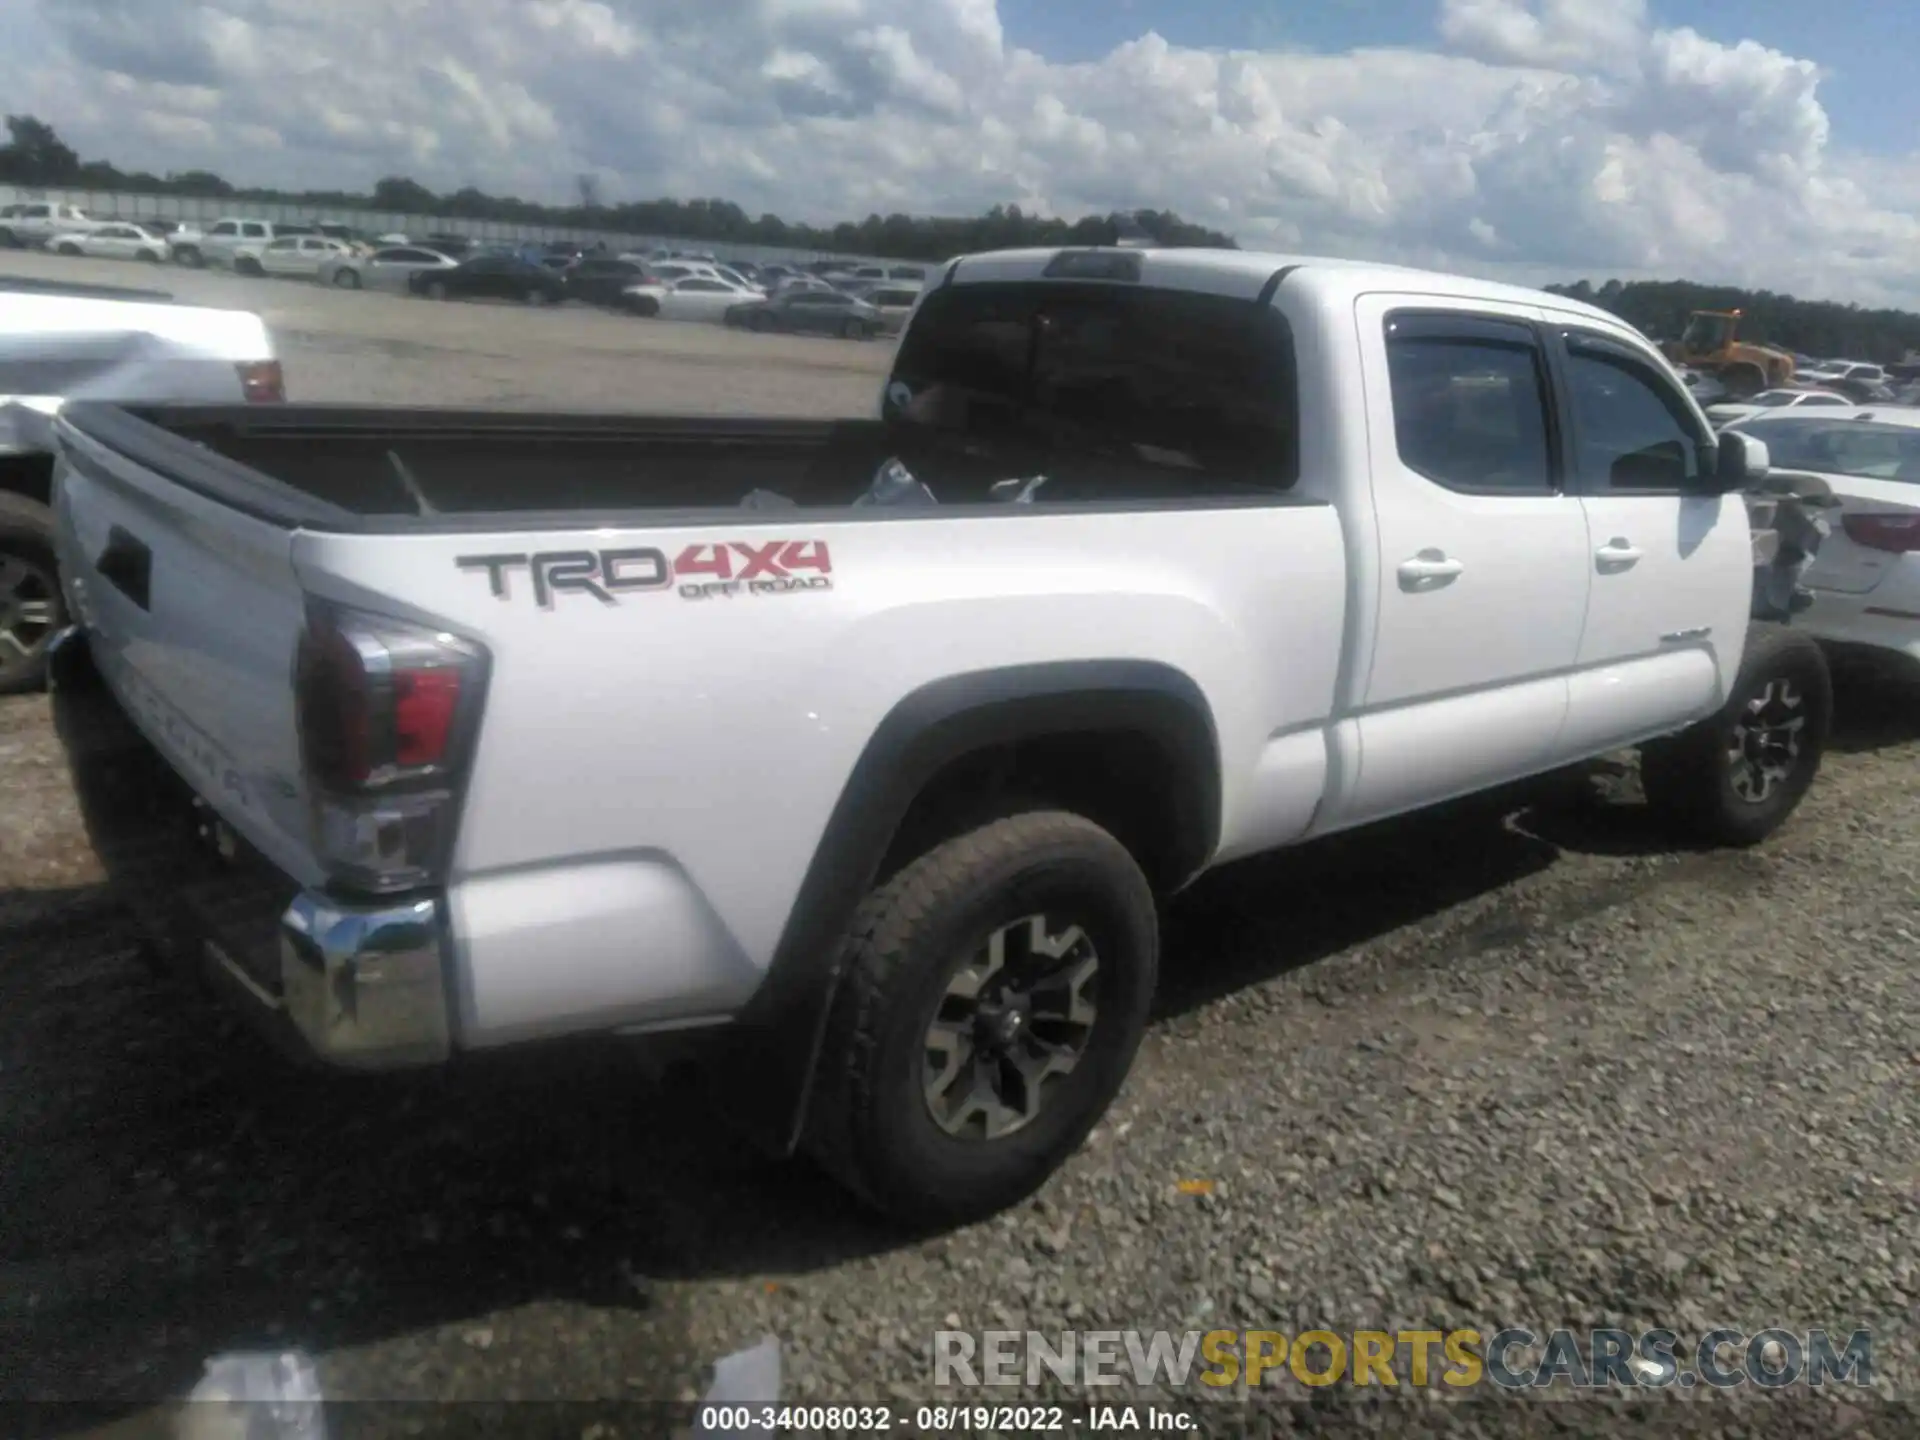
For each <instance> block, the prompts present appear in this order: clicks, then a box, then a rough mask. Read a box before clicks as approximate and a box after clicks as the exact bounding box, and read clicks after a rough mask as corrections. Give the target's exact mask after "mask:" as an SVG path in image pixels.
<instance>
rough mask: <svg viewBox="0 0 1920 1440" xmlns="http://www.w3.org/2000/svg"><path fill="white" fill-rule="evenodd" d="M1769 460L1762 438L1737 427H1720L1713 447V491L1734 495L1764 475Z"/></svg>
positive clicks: (1756, 482) (1765, 475)
mask: <svg viewBox="0 0 1920 1440" xmlns="http://www.w3.org/2000/svg"><path fill="white" fill-rule="evenodd" d="M1768 468H1769V460H1768V456H1767V446H1766V442H1765V441H1764V440H1756V439H1754V438H1753V437H1752V436H1751V435H1746V434H1743V433H1742V432H1740V431H1738V430H1722V431H1721V432H1720V434H1719V436H1718V443H1717V445H1716V446H1715V455H1714V474H1713V490H1714V493H1715V494H1718V495H1733V494H1737V493H1738V492H1739V491H1742V490H1745V489H1746V488H1748V487H1749V486H1751V485H1755V484H1758V483H1759V482H1760V481H1762V480H1764V479H1766V478H1767V470H1768Z"/></svg>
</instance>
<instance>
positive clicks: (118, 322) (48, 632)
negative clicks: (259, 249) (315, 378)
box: [0, 276, 286, 695]
mask: <svg viewBox="0 0 1920 1440" xmlns="http://www.w3.org/2000/svg"><path fill="white" fill-rule="evenodd" d="M285 398H286V387H285V384H284V383H283V380H282V376H281V373H280V362H279V361H278V360H277V359H276V358H275V357H274V352H273V340H272V337H271V336H270V335H268V333H267V327H266V325H265V324H264V322H262V321H261V319H260V317H259V316H258V315H250V314H248V313H247V312H246V311H243V310H211V309H206V308H204V307H201V306H195V305H176V304H175V303H174V302H173V299H172V297H171V296H170V295H168V294H167V293H166V292H165V291H159V290H137V289H131V288H122V287H119V286H108V285H69V284H65V283H62V282H50V281H44V280H33V279H26V278H22V277H18V276H0V695H7V694H13V693H16V692H18V691H21V690H32V689H37V688H38V687H39V686H40V684H41V682H42V680H43V679H44V678H45V671H46V649H47V645H48V644H49V643H50V642H51V641H52V639H53V637H54V635H55V633H56V632H57V631H58V629H59V628H60V626H62V625H64V624H65V621H66V611H65V606H64V605H63V604H62V601H61V596H60V587H59V585H58V584H57V583H56V581H55V578H54V557H53V511H52V509H51V508H49V506H50V500H51V496H52V482H53V449H54V445H53V419H54V416H55V415H57V414H58V413H59V410H60V407H61V405H63V404H64V403H65V402H66V401H67V400H69V399H91V400H101V399H104V400H124V401H130V402H136V403H137V402H152V401H168V400H181V401H202V402H210V403H222V402H229V401H231V402H236V403H240V404H260V403H270V402H278V401H281V400H284V399H285Z"/></svg>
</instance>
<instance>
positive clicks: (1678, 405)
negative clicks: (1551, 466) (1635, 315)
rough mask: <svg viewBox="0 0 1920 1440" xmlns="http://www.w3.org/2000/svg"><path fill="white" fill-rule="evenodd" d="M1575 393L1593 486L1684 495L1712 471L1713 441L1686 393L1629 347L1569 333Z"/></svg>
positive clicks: (1583, 459) (1583, 464) (1581, 448)
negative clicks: (1709, 463) (1709, 450)
mask: <svg viewBox="0 0 1920 1440" xmlns="http://www.w3.org/2000/svg"><path fill="white" fill-rule="evenodd" d="M1567 391H1568V398H1569V400H1570V401H1571V403H1572V408H1573V428H1574V437H1573V438H1574V445H1575V447H1576V450H1577V453H1578V454H1579V457H1580V477H1581V479H1582V480H1583V481H1584V482H1586V484H1587V485H1588V486H1605V487H1607V488H1608V489H1611V490H1629V491H1639V492H1642V493H1645V492H1648V491H1652V492H1656V493H1678V492H1680V491H1683V490H1687V489H1690V488H1693V486H1694V485H1695V484H1696V483H1697V482H1698V481H1699V480H1700V478H1701V476H1703V475H1704V474H1705V473H1706V466H1707V458H1708V457H1707V455H1706V444H1707V441H1706V437H1705V436H1704V435H1703V434H1701V433H1700V430H1699V427H1698V426H1697V424H1696V423H1695V421H1694V419H1693V413H1692V411H1691V410H1690V409H1689V407H1688V406H1687V404H1686V402H1685V401H1684V400H1682V399H1681V398H1680V393H1679V388H1678V387H1677V386H1676V385H1674V384H1672V383H1670V382H1668V381H1667V380H1665V379H1664V378H1662V377H1661V376H1660V375H1658V374H1657V373H1655V371H1654V369H1653V367H1652V366H1651V365H1649V364H1647V363H1646V362H1645V361H1643V360H1641V359H1639V358H1637V357H1636V356H1634V355H1633V354H1632V353H1631V352H1630V351H1628V350H1626V349H1625V348H1624V347H1620V346H1616V345H1613V344H1610V343H1608V342H1607V341H1604V340H1599V339H1584V338H1582V337H1580V336H1578V335H1569V336H1568V337H1567Z"/></svg>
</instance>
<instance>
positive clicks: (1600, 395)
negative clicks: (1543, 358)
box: [1552, 325, 1753, 755]
mask: <svg viewBox="0 0 1920 1440" xmlns="http://www.w3.org/2000/svg"><path fill="white" fill-rule="evenodd" d="M1552 345H1553V359H1554V362H1555V364H1556V367H1557V368H1558V369H1559V372H1560V375H1561V378H1562V383H1563V388H1564V389H1565V392H1566V397H1567V412H1568V416H1567V419H1568V429H1569V439H1570V440H1571V444H1572V450H1573V455H1574V482H1575V485H1576V486H1577V488H1578V490H1579V493H1580V497H1581V499H1580V504H1581V507H1582V509H1583V510H1584V512H1585V517H1586V532H1587V534H1586V539H1587V547H1586V548H1587V554H1586V556H1585V563H1586V568H1587V570H1588V573H1589V574H1590V575H1591V576H1592V591H1591V599H1590V600H1589V602H1588V604H1587V618H1586V625H1585V627H1584V629H1583V631H1582V633H1581V637H1580V651H1579V656H1578V659H1577V667H1578V673H1576V674H1575V676H1574V677H1573V682H1572V690H1571V695H1570V706H1571V710H1570V715H1569V718H1568V724H1567V735H1566V746H1567V749H1568V751H1569V753H1570V754H1574V755H1578V754H1591V753H1594V752H1596V751H1600V750H1604V749H1607V748H1609V747H1611V746H1615V745H1626V744H1631V743H1633V742H1635V741H1638V740H1644V739H1646V738H1647V737H1648V736H1650V735H1655V734H1659V733H1661V732H1662V731H1665V730H1671V729H1673V728H1675V727H1676V725H1678V724H1679V723H1682V722H1684V721H1687V720H1691V719H1695V718H1697V717H1699V716H1701V715H1704V714H1706V713H1708V712H1709V711H1711V710H1713V709H1714V708H1715V707H1716V706H1717V705H1718V704H1719V703H1720V701H1721V700H1722V699H1723V698H1724V697H1725V694H1726V693H1727V690H1728V689H1729V688H1730V687H1731V686H1732V683H1733V678H1734V675H1735V673H1736V672H1737V671H1738V669H1739V665H1740V654H1741V650H1742V648H1743V647H1744V645H1745V643H1746V633H1747V619H1748V615H1749V612H1750V611H1751V609H1752V604H1753V538H1752V531H1751V529H1750V527H1749V525H1748V521H1747V509H1746V502H1745V500H1744V499H1742V497H1740V496H1739V495H1714V494H1709V493H1705V488H1706V481H1707V479H1708V476H1709V475H1710V474H1711V472H1712V469H1713V466H1714V454H1715V447H1714V441H1713V438H1712V435H1711V432H1710V431H1709V430H1708V429H1707V428H1706V426H1705V425H1703V424H1702V423H1701V420H1700V418H1699V416H1698V415H1697V414H1696V413H1695V410H1694V407H1693V406H1692V405H1691V404H1690V403H1688V401H1687V398H1686V396H1685V394H1684V393H1683V392H1682V390H1681V388H1680V386H1679V385H1678V384H1677V383H1676V382H1675V381H1674V380H1673V379H1672V377H1671V375H1670V374H1669V373H1668V371H1667V369H1666V368H1665V367H1664V366H1662V365H1659V364H1657V363H1656V362H1655V361H1654V360H1653V359H1652V357H1650V356H1649V355H1647V354H1646V353H1644V352H1643V351H1642V350H1640V349H1639V347H1637V346H1635V345H1632V344H1629V343H1628V342H1626V341H1625V340H1623V339H1621V338H1619V337H1617V336H1613V335H1608V334H1604V333H1601V332H1599V331H1595V330H1588V329H1585V328H1582V327H1578V326H1572V325H1556V326H1554V327H1553V330H1552Z"/></svg>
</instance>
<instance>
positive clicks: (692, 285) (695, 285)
mask: <svg viewBox="0 0 1920 1440" xmlns="http://www.w3.org/2000/svg"><path fill="white" fill-rule="evenodd" d="M674 288H675V289H678V290H684V291H698V292H699V293H700V294H702V295H718V294H720V293H721V292H722V291H725V290H729V289H731V288H732V287H731V286H728V285H722V284H721V283H720V282H719V281H718V280H701V279H698V278H695V279H692V280H682V281H681V282H680V283H679V284H678V285H677V286H675V287H674Z"/></svg>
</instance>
